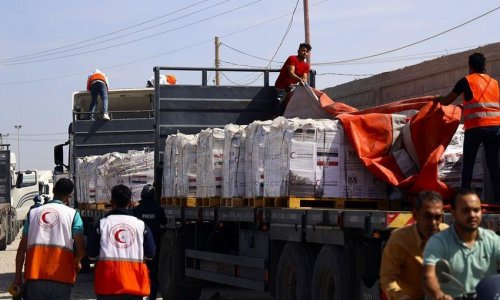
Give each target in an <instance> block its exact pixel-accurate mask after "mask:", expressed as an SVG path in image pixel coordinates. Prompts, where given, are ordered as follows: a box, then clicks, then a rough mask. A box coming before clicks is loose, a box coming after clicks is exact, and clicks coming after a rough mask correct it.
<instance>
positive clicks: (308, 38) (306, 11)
mask: <svg viewBox="0 0 500 300" xmlns="http://www.w3.org/2000/svg"><path fill="white" fill-rule="evenodd" d="M302 2H303V3H304V33H305V42H306V43H308V44H309V45H310V44H311V36H310V35H309V0H303V1H302ZM307 62H308V63H309V65H311V53H309V58H308V59H307Z"/></svg>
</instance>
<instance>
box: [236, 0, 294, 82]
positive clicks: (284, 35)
mask: <svg viewBox="0 0 500 300" xmlns="http://www.w3.org/2000/svg"><path fill="white" fill-rule="evenodd" d="M298 5H299V0H297V2H295V7H294V9H293V12H292V17H291V18H290V21H289V22H288V26H287V28H286V30H285V34H283V37H282V38H281V41H280V43H279V45H278V48H276V51H275V52H274V54H273V56H272V57H271V59H269V62H268V63H267V66H266V69H268V68H269V66H270V65H271V63H272V62H273V59H274V58H275V57H276V55H277V54H278V51H279V50H280V48H281V46H282V45H283V42H284V41H285V38H286V36H287V35H288V33H289V32H290V29H291V28H292V24H293V18H294V17H295V12H296V11H297V6H298ZM262 74H263V73H260V74H259V75H257V77H255V79H254V80H252V81H250V82H248V83H246V84H245V85H250V84H252V83H254V82H256V81H257V80H259V78H260V77H262Z"/></svg>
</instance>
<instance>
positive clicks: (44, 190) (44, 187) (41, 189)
mask: <svg viewBox="0 0 500 300" xmlns="http://www.w3.org/2000/svg"><path fill="white" fill-rule="evenodd" d="M38 194H40V195H48V194H49V185H48V184H44V183H43V182H39V183H38Z"/></svg>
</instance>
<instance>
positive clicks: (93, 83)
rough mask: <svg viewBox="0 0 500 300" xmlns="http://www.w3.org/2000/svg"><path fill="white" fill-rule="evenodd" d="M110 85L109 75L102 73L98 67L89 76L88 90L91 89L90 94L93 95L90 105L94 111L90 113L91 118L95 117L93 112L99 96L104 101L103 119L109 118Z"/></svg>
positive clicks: (90, 108) (91, 110)
mask: <svg viewBox="0 0 500 300" xmlns="http://www.w3.org/2000/svg"><path fill="white" fill-rule="evenodd" d="M108 86H109V81H108V76H106V74H104V73H102V72H101V71H99V70H98V69H96V70H95V71H94V72H93V73H92V74H90V75H89V77H88V78H87V91H89V92H90V95H91V96H92V102H90V107H89V112H91V113H92V114H91V115H90V119H91V120H93V119H94V114H93V113H94V111H95V108H96V106H97V96H100V97H101V101H102V113H103V115H102V119H103V120H109V114H108Z"/></svg>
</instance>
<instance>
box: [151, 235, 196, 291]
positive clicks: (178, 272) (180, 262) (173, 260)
mask: <svg viewBox="0 0 500 300" xmlns="http://www.w3.org/2000/svg"><path fill="white" fill-rule="evenodd" d="M158 254H159V255H160V257H159V267H158V281H159V288H160V292H161V295H162V297H163V299H168V300H198V299H199V298H200V294H201V287H199V286H186V285H185V283H186V282H188V281H189V280H186V277H185V276H184V246H183V243H182V241H181V239H178V238H177V236H176V234H175V232H173V231H171V230H169V231H167V232H166V233H165V235H164V236H163V239H162V241H161V246H160V251H159V253H158Z"/></svg>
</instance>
